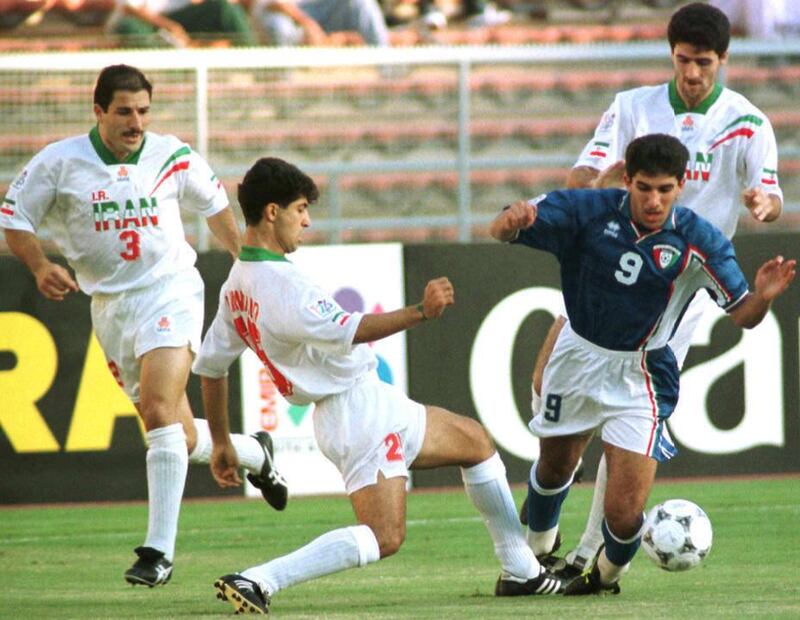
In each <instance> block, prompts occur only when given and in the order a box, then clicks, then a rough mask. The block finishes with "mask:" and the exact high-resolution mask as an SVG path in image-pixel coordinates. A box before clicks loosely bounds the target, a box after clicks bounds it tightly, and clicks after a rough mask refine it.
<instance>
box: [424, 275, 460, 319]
mask: <svg viewBox="0 0 800 620" xmlns="http://www.w3.org/2000/svg"><path fill="white" fill-rule="evenodd" d="M453 303H455V291H454V290H453V285H452V284H451V283H450V280H448V279H447V278H436V279H435V280H431V281H430V282H428V284H427V285H426V286H425V293H424V294H423V298H422V308H423V310H424V313H425V318H427V319H435V318H438V317H440V316H442V313H443V312H444V309H445V308H446V307H447V306H450V305H452V304H453Z"/></svg>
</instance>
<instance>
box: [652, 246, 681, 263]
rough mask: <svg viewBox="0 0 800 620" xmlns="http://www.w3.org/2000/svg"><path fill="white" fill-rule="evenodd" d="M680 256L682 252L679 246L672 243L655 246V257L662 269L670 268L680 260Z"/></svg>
mask: <svg viewBox="0 0 800 620" xmlns="http://www.w3.org/2000/svg"><path fill="white" fill-rule="evenodd" d="M680 257H681V253H680V252H679V251H678V248H675V247H673V246H671V245H656V246H653V258H654V259H655V261H656V265H658V267H659V268H660V269H669V268H670V267H672V266H673V265H674V264H675V263H677V262H678V259H679V258H680Z"/></svg>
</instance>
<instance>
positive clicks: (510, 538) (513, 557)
mask: <svg viewBox="0 0 800 620" xmlns="http://www.w3.org/2000/svg"><path fill="white" fill-rule="evenodd" d="M461 477H462V479H463V480H464V487H465V489H466V491H467V496H468V497H469V498H470V500H472V504H473V505H474V506H475V508H477V509H478V512H479V513H480V514H481V517H483V522H484V523H485V524H486V529H488V530H489V535H490V536H491V537H492V542H494V553H495V555H496V556H497V559H498V560H500V565H501V566H502V567H503V572H504V573H506V574H507V575H510V576H513V577H517V578H520V579H524V580H526V581H527V580H528V579H532V578H534V577H536V576H537V575H538V574H539V572H540V567H539V562H538V561H537V560H536V557H535V556H534V555H533V552H532V551H531V550H530V548H528V545H526V544H525V538H524V537H523V536H522V532H521V531H520V527H519V517H518V516H517V508H516V506H515V505H514V498H513V497H512V495H511V489H510V488H509V486H508V480H506V468H505V465H503V461H502V460H500V455H499V454H497V452H495V453H494V454H493V455H492V456H491V457H489V458H488V459H486V460H485V461H484V462H483V463H478V464H477V465H474V466H472V467H468V468H463V467H462V468H461Z"/></svg>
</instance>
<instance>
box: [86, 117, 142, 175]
mask: <svg viewBox="0 0 800 620" xmlns="http://www.w3.org/2000/svg"><path fill="white" fill-rule="evenodd" d="M89 140H90V141H91V142H92V146H93V147H94V150H95V151H96V152H97V156H98V157H99V158H100V159H102V160H103V163H104V164H106V165H107V166H114V165H116V164H138V163H139V155H141V154H142V150H143V149H144V143H145V141H146V140H147V136H146V135H145V137H144V138H143V139H142V145H141V146H140V147H139V149H138V150H137V151H136V152H135V153H131V154H130V155H128V156H127V157H126V158H125V159H124V160H122V161H120V160H119V159H117V156H116V155H114V153H112V152H111V151H110V150H109V149H108V147H107V146H106V144H105V142H103V138H101V137H100V131H99V130H98V129H97V126H96V125H95V126H94V127H92V130H91V131H90V132H89Z"/></svg>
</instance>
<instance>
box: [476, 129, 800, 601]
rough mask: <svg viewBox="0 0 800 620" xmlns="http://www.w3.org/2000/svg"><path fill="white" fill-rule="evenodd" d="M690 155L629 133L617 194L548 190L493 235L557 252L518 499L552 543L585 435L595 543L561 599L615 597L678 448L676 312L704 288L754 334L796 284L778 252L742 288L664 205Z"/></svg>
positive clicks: (498, 224) (687, 220) (692, 216)
mask: <svg viewBox="0 0 800 620" xmlns="http://www.w3.org/2000/svg"><path fill="white" fill-rule="evenodd" d="M687 155H688V151H687V149H686V147H685V146H684V145H683V144H681V142H680V141H679V140H678V139H677V138H675V137H674V136H668V135H665V134H651V135H647V136H642V137H639V138H636V139H635V140H633V141H632V142H631V143H630V145H628V148H627V150H626V152H625V176H624V177H623V181H624V183H625V188H626V190H627V191H625V190H622V189H598V190H587V189H573V190H565V191H556V192H552V193H550V194H546V195H543V196H539V197H538V198H536V199H534V200H531V201H519V202H516V203H514V204H513V205H511V206H509V207H508V208H506V209H505V210H504V211H503V212H502V213H501V214H500V215H498V216H497V217H496V218H495V220H494V222H493V223H492V225H491V227H490V232H491V234H492V236H493V237H495V238H496V239H499V240H501V241H506V242H513V243H519V244H523V245H526V246H529V247H532V248H538V249H541V250H545V251H547V252H550V253H552V254H554V255H555V256H556V258H557V259H558V261H559V264H560V271H561V286H562V290H563V294H564V305H565V307H566V310H567V316H568V317H569V320H568V322H567V323H566V325H565V326H564V328H563V329H562V330H561V332H560V333H559V334H558V338H557V340H556V343H555V347H554V349H553V353H552V355H551V357H550V359H549V361H548V363H547V366H546V367H545V371H544V377H543V384H542V393H541V394H542V407H541V408H540V409H539V411H538V412H537V413H536V415H535V416H534V418H533V420H532V421H531V423H530V428H531V430H532V431H533V432H534V434H535V435H537V436H538V437H539V441H540V455H539V459H538V460H537V461H536V462H535V463H534V464H533V466H532V467H531V474H530V480H529V484H528V496H527V499H528V530H529V543H530V544H531V547H532V549H533V551H534V553H536V554H546V553H549V552H550V551H551V550H552V548H553V547H554V546H555V544H556V541H557V539H558V527H559V515H560V510H561V504H562V502H563V501H564V499H565V498H566V495H567V493H568V492H569V487H570V484H571V482H572V477H573V472H574V469H575V467H576V465H577V463H578V459H579V458H580V457H581V454H582V453H583V450H584V449H585V448H586V445H587V444H588V443H589V441H590V440H591V438H592V436H593V434H594V433H595V432H597V433H598V434H599V435H600V437H601V439H602V441H603V451H604V454H605V456H606V459H607V469H608V485H607V486H608V488H607V492H606V496H605V518H604V519H603V520H602V526H601V527H602V537H603V542H604V545H605V546H604V547H603V550H602V551H601V552H600V553H598V554H597V555H595V556H594V562H593V564H592V568H591V571H590V572H588V573H586V574H584V575H582V576H580V577H578V578H575V579H573V580H572V581H570V582H569V583H568V585H567V587H566V589H565V592H564V593H565V595H584V594H596V593H601V592H604V591H610V592H613V593H618V592H619V585H618V583H617V582H618V581H619V579H620V577H621V576H622V575H623V573H624V572H625V571H626V570H627V568H628V566H629V564H630V561H631V560H632V559H633V556H634V555H635V553H636V550H637V549H638V547H639V543H640V541H641V529H642V526H643V523H644V515H643V510H644V507H645V504H646V502H647V497H648V495H649V493H650V489H651V487H652V484H653V480H654V478H655V473H656V466H657V463H658V462H664V461H666V460H668V459H670V458H671V457H672V456H674V455H675V452H676V451H675V448H674V446H673V445H672V442H671V440H670V437H669V431H668V430H667V428H666V421H667V419H668V418H669V416H670V415H671V414H672V412H673V410H674V409H675V405H676V404H677V401H678V385H679V380H678V378H679V377H678V375H679V367H678V361H677V359H676V356H675V354H674V353H673V351H672V349H671V346H670V344H669V343H670V342H671V335H672V332H673V329H674V327H675V324H676V323H677V322H678V321H679V320H680V317H681V315H682V313H683V311H684V309H685V307H686V305H687V304H688V303H689V302H690V300H691V299H692V297H693V296H695V294H702V295H705V293H704V292H703V289H704V290H705V291H707V292H708V295H709V296H710V297H711V298H712V299H713V300H714V302H716V304H717V305H718V306H719V307H720V308H722V309H723V310H725V312H727V314H728V316H729V317H730V318H731V319H732V320H733V322H734V323H735V324H736V325H737V326H739V327H743V328H752V327H755V326H756V325H758V324H759V323H760V322H761V321H762V320H763V318H764V316H765V315H766V313H767V312H768V311H769V308H770V305H771V304H772V301H773V300H774V299H775V298H776V297H778V296H779V295H781V294H782V293H783V292H784V291H785V290H786V288H787V287H788V286H789V284H790V283H791V282H792V280H793V279H794V277H795V273H796V261H795V260H784V259H783V257H781V256H777V257H775V258H773V259H771V260H769V261H767V262H766V263H764V264H763V265H762V266H761V267H760V268H759V269H758V272H757V273H756V276H755V280H754V281H755V289H754V290H753V291H752V292H751V291H748V285H747V280H746V279H745V277H744V275H743V274H742V271H741V269H740V268H739V265H738V264H737V262H736V256H735V254H734V251H733V246H732V245H731V242H730V241H729V240H728V239H726V238H725V236H724V235H723V234H722V233H721V232H720V231H719V229H717V228H716V227H714V226H713V225H712V224H710V223H709V222H708V221H707V220H705V219H703V218H702V217H700V216H698V215H697V214H696V213H694V212H692V211H691V210H690V209H686V208H684V207H679V206H673V205H674V202H675V199H676V197H677V196H678V194H679V193H680V191H681V188H682V187H683V185H684V181H683V177H684V174H685V165H686V158H687Z"/></svg>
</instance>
